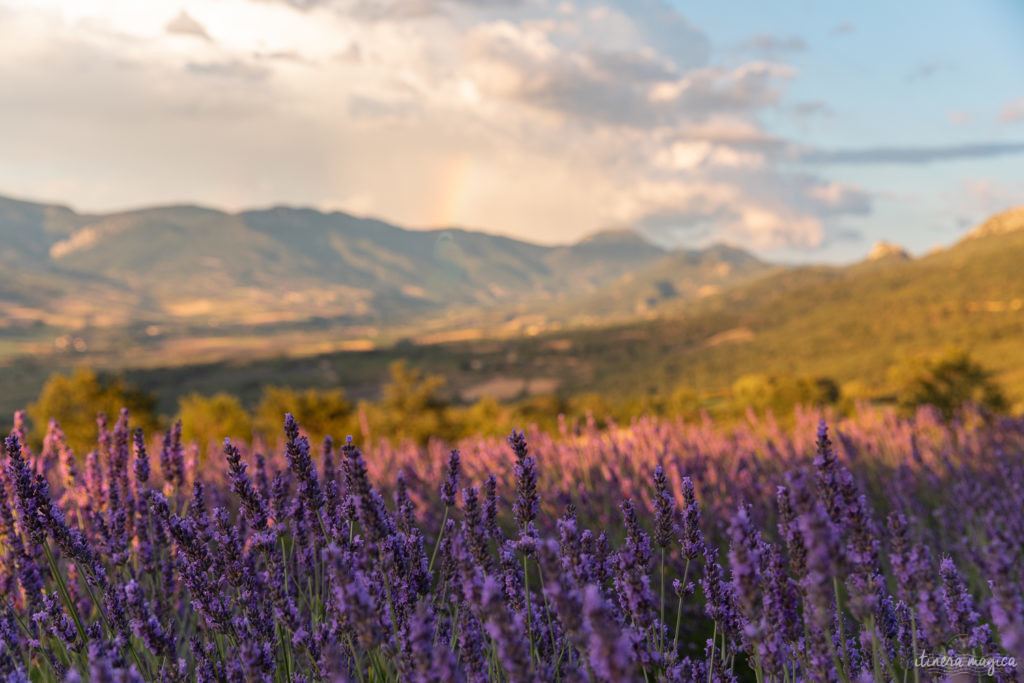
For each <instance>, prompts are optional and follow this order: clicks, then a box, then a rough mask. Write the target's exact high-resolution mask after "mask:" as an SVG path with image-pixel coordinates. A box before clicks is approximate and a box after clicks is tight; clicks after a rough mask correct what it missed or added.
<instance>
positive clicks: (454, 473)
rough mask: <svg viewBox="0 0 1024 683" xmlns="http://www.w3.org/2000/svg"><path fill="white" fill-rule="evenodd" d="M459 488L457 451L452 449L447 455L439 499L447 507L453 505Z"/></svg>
mask: <svg viewBox="0 0 1024 683" xmlns="http://www.w3.org/2000/svg"><path fill="white" fill-rule="evenodd" d="M458 490H459V452H458V451H456V450H453V451H452V452H451V453H450V454H449V455H448V467H447V469H445V474H444V483H443V484H441V501H442V502H443V503H444V504H445V505H446V506H447V507H454V506H455V494H456V492H457V491H458Z"/></svg>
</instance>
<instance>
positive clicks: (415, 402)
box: [363, 360, 458, 443]
mask: <svg viewBox="0 0 1024 683" xmlns="http://www.w3.org/2000/svg"><path fill="white" fill-rule="evenodd" d="M389 370H390V374H391V381H390V382H389V383H388V384H387V385H386V386H385V387H384V395H383V397H382V398H381V400H380V401H379V402H378V403H375V404H363V409H364V410H366V412H367V415H368V416H369V420H370V426H371V431H372V432H373V434H374V436H388V437H391V438H395V439H399V440H401V439H412V440H413V441H416V442H418V443H425V442H426V441H427V439H428V438H430V437H431V436H437V437H440V438H443V439H449V440H450V439H454V438H455V437H456V436H458V434H457V430H456V426H457V425H456V424H455V420H454V417H453V416H452V415H450V409H449V406H448V401H447V400H446V399H445V398H444V395H443V393H442V390H443V388H444V386H445V379H444V377H442V376H440V375H424V374H423V371H422V370H420V369H419V368H411V367H409V365H408V364H407V363H406V362H405V361H404V360H397V361H395V362H394V363H392V364H391V366H390V368H389Z"/></svg>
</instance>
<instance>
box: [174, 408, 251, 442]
mask: <svg viewBox="0 0 1024 683" xmlns="http://www.w3.org/2000/svg"><path fill="white" fill-rule="evenodd" d="M178 419H179V420H181V436H182V439H183V440H185V441H186V442H189V441H195V442H196V443H197V444H198V445H199V448H200V452H202V453H205V452H206V449H207V448H209V446H210V444H211V443H220V442H221V441H223V440H224V438H225V437H231V438H232V439H241V440H243V441H249V440H250V439H251V438H252V420H250V419H249V414H248V413H246V412H245V409H244V408H242V404H241V402H239V400H238V397H237V396H233V395H231V394H228V393H224V392H221V393H217V394H214V395H213V396H203V395H201V394H189V395H188V396H182V397H181V398H180V399H178ZM209 455H210V454H209V453H207V456H208V457H209Z"/></svg>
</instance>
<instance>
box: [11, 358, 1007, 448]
mask: <svg viewBox="0 0 1024 683" xmlns="http://www.w3.org/2000/svg"><path fill="white" fill-rule="evenodd" d="M445 385H446V383H445V379H444V378H443V377H441V376H439V375H431V374H426V373H424V372H423V371H422V370H420V369H418V368H412V367H409V365H408V364H407V363H406V362H404V361H396V362H394V363H393V364H392V365H391V366H390V378H389V381H388V382H387V383H386V384H385V386H384V387H383V391H382V393H381V397H380V399H379V400H376V401H367V400H361V401H357V402H353V401H351V400H350V399H349V398H348V397H347V396H346V394H345V392H344V390H343V389H341V388H338V389H333V390H316V389H297V388H292V387H283V386H266V387H264V389H263V393H262V396H261V398H260V400H259V402H258V403H257V404H256V405H255V406H253V407H250V408H248V409H247V408H246V406H244V405H243V404H242V402H241V401H240V400H239V398H238V397H237V396H235V395H233V394H231V393H229V392H219V393H215V394H213V395H200V394H188V395H185V396H182V397H181V398H180V399H179V400H178V412H177V414H176V415H173V416H171V415H158V414H157V412H156V409H155V408H156V399H155V397H154V396H153V395H152V394H149V393H147V392H144V391H141V390H139V389H138V388H136V387H133V386H130V385H128V384H126V383H125V382H123V381H122V380H120V379H117V378H113V379H104V378H101V377H99V376H98V375H97V374H96V373H95V372H93V371H91V370H88V369H78V370H76V371H74V372H73V373H72V374H70V375H63V374H56V375H53V376H52V377H51V378H50V379H49V381H48V382H47V383H46V385H45V386H44V387H43V390H42V392H41V394H40V396H39V399H38V400H37V401H36V402H35V403H33V404H32V405H31V406H30V407H29V410H28V413H29V417H30V418H31V420H32V434H33V436H34V440H35V441H36V442H37V443H39V442H41V440H42V437H43V435H44V433H45V431H46V427H47V424H48V422H49V420H50V419H51V418H52V419H56V420H57V421H58V422H59V423H60V424H61V427H62V428H63V430H64V433H65V434H66V436H67V439H68V442H69V444H70V445H71V446H72V447H73V448H75V449H76V450H77V451H78V452H84V449H85V448H87V447H88V445H89V444H91V443H93V442H94V441H95V435H96V412H97V411H102V412H105V413H106V414H108V415H110V416H113V415H116V414H117V411H118V410H120V408H121V407H122V406H123V407H127V408H128V409H129V410H130V411H131V414H132V419H133V422H134V423H135V424H137V425H139V426H141V427H143V428H145V429H147V430H150V429H155V428H164V427H166V426H167V425H168V424H169V423H170V422H172V421H173V420H176V419H180V420H181V422H182V425H183V438H184V439H186V440H188V441H195V442H197V443H198V444H200V446H202V447H205V446H206V445H207V444H209V443H211V442H216V441H220V440H222V439H223V438H224V437H226V436H230V437H232V438H235V439H242V440H245V441H249V440H251V439H257V440H261V441H263V443H265V444H269V445H273V444H276V443H277V441H278V439H279V438H280V433H279V432H280V423H281V416H282V415H284V414H285V413H286V412H290V413H292V414H294V415H295V416H296V418H297V419H298V420H299V421H300V422H301V424H302V425H303V427H304V428H305V429H306V431H307V432H308V433H309V435H310V436H311V437H312V438H314V439H316V438H320V437H322V436H324V435H326V434H331V435H333V436H335V437H339V436H342V435H347V434H352V435H356V436H358V437H359V438H360V439H361V440H362V441H363V442H364V443H368V442H370V441H371V440H374V439H379V438H389V439H395V440H405V439H408V440H412V441H416V442H419V443H423V442H425V441H426V440H427V439H428V438H430V437H438V438H441V439H445V440H448V441H454V440H456V439H459V438H462V437H466V436H472V435H500V434H504V433H505V432H507V431H508V426H509V425H523V426H525V425H532V424H536V425H537V426H538V427H539V428H541V429H546V430H557V429H570V430H571V429H578V428H579V427H580V426H581V425H582V424H585V423H587V422H591V423H594V424H596V426H599V427H601V426H605V425H606V424H607V422H608V421H610V420H614V421H616V422H619V423H625V422H628V421H629V420H630V419H632V418H634V417H637V416H639V415H645V414H646V415H656V416H660V417H667V418H683V419H687V420H696V419H700V418H701V416H702V415H703V414H705V413H706V414H708V415H710V416H712V417H713V418H715V419H716V420H726V421H728V420H730V419H733V418H739V417H742V416H743V415H744V414H745V413H746V411H748V410H754V411H757V412H765V411H772V412H773V413H774V414H775V415H776V416H777V417H779V418H781V419H782V420H784V421H785V420H786V419H787V416H788V415H791V414H792V411H793V408H794V407H795V406H797V405H806V406H831V407H834V408H835V409H837V410H839V411H840V412H842V413H848V412H851V411H852V410H853V409H854V407H855V405H856V403H857V402H859V401H871V402H875V403H888V404H894V405H897V406H899V407H901V408H903V409H905V410H907V411H910V410H913V409H914V408H916V407H917V406H919V405H923V404H928V405H933V406H935V407H936V408H938V409H939V410H941V411H942V412H943V414H944V415H945V416H947V417H948V416H950V415H952V414H953V413H954V412H955V411H956V410H958V409H959V408H960V407H961V406H963V405H964V404H965V403H970V404H974V405H978V406H981V407H983V408H986V409H988V410H990V411H994V412H999V411H1005V410H1007V408H1008V404H1007V401H1006V399H1005V396H1004V394H1003V392H1002V390H1001V388H1000V387H999V385H998V384H997V383H996V382H995V380H993V378H992V376H991V373H989V372H988V371H987V370H986V369H985V368H984V367H982V366H981V365H980V364H978V363H977V362H976V361H975V360H973V359H972V358H971V356H970V355H969V354H968V353H967V352H966V351H964V350H961V349H949V350H946V351H945V352H942V353H940V354H938V355H932V356H928V357H922V358H914V359H909V360H907V361H905V362H903V363H901V364H899V365H897V366H894V367H893V368H892V369H891V371H890V373H889V383H888V385H887V386H886V387H883V388H872V387H869V386H868V385H866V384H864V383H863V382H860V381H857V380H854V381H850V382H846V383H844V384H839V383H837V382H836V381H835V380H833V379H831V378H829V377H795V376H788V375H767V374H751V375H744V376H742V377H739V378H738V379H736V380H735V381H734V382H733V383H732V386H731V387H730V389H729V390H728V391H720V392H705V393H700V392H698V391H696V390H695V389H694V388H693V387H686V386H681V387H678V388H676V389H675V390H674V391H672V392H671V393H667V394H650V395H633V396H628V395H627V396H609V395H605V394H598V393H583V394H577V395H573V396H557V395H541V396H531V397H527V398H523V399H521V400H518V401H513V402H506V403H500V402H498V401H496V400H495V399H493V398H490V397H484V398H481V399H480V400H478V401H477V402H475V403H472V404H458V403H455V402H453V401H451V400H450V399H449V398H448V396H447V393H446V391H445V388H446V386H445Z"/></svg>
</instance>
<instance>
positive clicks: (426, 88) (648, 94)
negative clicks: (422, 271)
mask: <svg viewBox="0 0 1024 683" xmlns="http://www.w3.org/2000/svg"><path fill="white" fill-rule="evenodd" d="M0 1H2V0H0ZM40 2H41V3H42V4H43V5H45V7H44V9H41V10H19V11H17V12H13V14H14V16H15V20H14V21H8V22H2V23H0V81H2V82H3V83H4V84H5V88H4V89H3V91H2V92H0V146H2V147H3V148H4V150H5V154H4V156H3V158H2V159H0V193H4V192H8V193H17V194H22V195H29V196H39V195H40V194H47V193H49V192H63V191H67V192H69V193H70V194H69V196H55V197H54V198H56V199H62V200H67V201H70V202H72V203H75V204H78V205H80V206H82V207H84V208H86V209H91V208H95V209H101V208H102V209H106V208H119V207H121V206H124V205H135V204H142V203H149V202H164V201H182V200H193V201H201V202H204V203H208V204H218V205H224V206H226V207H228V208H238V207H242V206H249V205H266V204H269V203H273V202H277V201H284V202H288V203H292V204H302V203H308V204H312V205H317V206H333V207H342V206H343V202H345V201H348V202H350V203H351V209H352V210H356V211H358V212H359V213H364V214H375V215H379V216H381V217H383V218H386V219H391V220H395V221H398V222H401V223H403V224H407V225H413V226H417V225H436V224H452V223H461V224H465V225H469V226H473V227H479V228H485V229H489V230H496V231H500V232H504V233H508V234H514V235H518V236H522V237H525V238H529V239H538V240H544V241H567V240H570V239H574V238H576V237H579V236H580V235H582V234H584V233H587V232H590V231H592V230H593V229H595V228H597V227H600V226H602V225H608V224H631V225H635V226H637V227H639V228H641V229H644V230H647V231H648V232H649V233H650V234H652V235H654V236H656V237H659V238H662V239H666V240H668V239H680V240H682V241H690V242H692V241H695V240H703V241H709V240H716V239H727V240H732V241H737V242H742V243H744V244H746V245H752V246H762V247H780V246H798V247H806V248H813V247H815V246H816V245H819V244H821V243H822V241H823V240H825V239H826V238H827V235H828V232H829V231H830V230H832V229H833V228H834V227H836V226H839V223H840V222H841V221H842V220H843V217H844V216H850V215H858V214H863V213H865V212H867V211H868V210H869V208H870V207H869V200H868V198H867V196H866V195H865V194H863V193H862V192H859V191H858V190H856V188H850V187H844V186H838V185H834V184H829V183H827V182H826V181H824V180H822V179H820V178H816V177H813V176H803V175H797V174H796V173H795V172H794V171H792V170H790V169H789V167H788V166H787V164H788V162H789V161H790V160H791V159H792V158H793V157H794V153H793V150H792V146H791V145H790V144H789V143H788V142H786V141H785V140H780V139H778V138H776V137H774V136H772V135H770V134H768V133H767V132H766V131H765V129H764V127H763V126H762V124H761V123H760V118H761V114H762V113H763V112H764V111H765V110H766V109H770V108H773V107H776V106H777V105H778V103H779V101H780V97H781V95H782V93H783V92H784V90H785V88H786V86H787V83H788V82H789V81H790V80H791V79H793V78H794V77H795V76H796V73H795V72H794V70H793V69H792V68H791V67H789V66H787V65H785V64H781V63H776V62H770V61H750V62H747V63H742V64H740V65H738V66H729V67H726V66H723V65H720V64H715V63H709V61H708V58H709V47H708V42H707V39H706V38H705V37H704V36H703V35H702V34H701V33H700V31H699V30H697V29H696V28H694V27H693V26H691V25H690V24H689V23H687V22H686V20H685V19H684V18H682V17H681V16H679V15H678V14H677V13H675V12H674V11H673V10H672V9H670V8H669V7H668V5H666V4H664V3H662V2H660V1H659V0H631V2H626V0H621V1H609V2H604V3H601V2H593V1H591V0H577V1H576V2H573V3H571V4H570V3H560V4H559V3H554V2H541V1H540V0H522V1H521V2H512V1H511V0H509V1H507V2H501V1H498V2H487V3H470V2H468V1H460V0H431V1H427V0H395V1H393V2H390V3H386V4H382V3H368V2H357V1H356V0H338V1H337V2H310V1H305V0H303V1H295V2H283V3H282V2H253V1H251V0H221V2H218V3H202V4H200V3H196V2H185V3H184V7H182V6H180V5H181V3H179V2H174V3H172V2H164V0H152V4H150V3H146V9H140V6H139V5H137V4H136V3H133V2H130V1H129V0H111V2H110V3H106V4H104V5H100V4H93V3H86V2H82V3H72V2H71V0H64V1H63V2H61V1H59V0H40ZM371 5H373V6H374V7H375V8H376V9H375V10H374V11H372V12H371V11H370V10H371V9H372V8H371V7H370V6H371ZM115 6H116V7H115ZM111 8H113V9H111ZM115 10H116V11H115ZM186 20H188V21H186ZM165 29H166V31H168V32H169V34H168V33H165ZM182 35H188V36H192V35H194V36H197V37H200V36H202V35H208V36H214V37H215V38H216V42H214V41H208V40H182ZM790 42H792V41H790ZM794 46H795V43H792V45H791V47H794ZM29 140H31V141H35V142H33V143H32V144H29V143H28V142H26V141H29ZM40 140H45V141H46V149H45V150H44V153H43V154H42V155H40V148H39V143H38V141H40ZM43 159H45V163H44V162H43ZM68 188H70V189H68ZM836 229H838V228H836Z"/></svg>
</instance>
